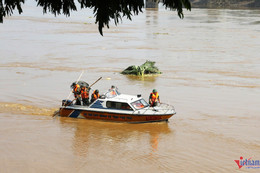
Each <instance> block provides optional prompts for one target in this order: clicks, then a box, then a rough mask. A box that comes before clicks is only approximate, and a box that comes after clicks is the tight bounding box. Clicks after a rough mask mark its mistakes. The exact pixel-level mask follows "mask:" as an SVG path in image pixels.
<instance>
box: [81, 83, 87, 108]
mask: <svg viewBox="0 0 260 173" xmlns="http://www.w3.org/2000/svg"><path fill="white" fill-rule="evenodd" d="M81 98H82V103H83V106H89V91H88V90H87V88H86V87H84V86H83V87H82V89H81Z"/></svg>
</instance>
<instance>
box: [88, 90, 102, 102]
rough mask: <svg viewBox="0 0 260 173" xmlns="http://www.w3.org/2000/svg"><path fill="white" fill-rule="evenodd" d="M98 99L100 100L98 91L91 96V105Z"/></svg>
mask: <svg viewBox="0 0 260 173" xmlns="http://www.w3.org/2000/svg"><path fill="white" fill-rule="evenodd" d="M98 98H100V95H99V91H98V90H95V91H94V92H93V93H92V95H91V101H90V102H91V103H93V102H94V101H95V100H97V99H98Z"/></svg>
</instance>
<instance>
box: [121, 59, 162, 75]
mask: <svg viewBox="0 0 260 173" xmlns="http://www.w3.org/2000/svg"><path fill="white" fill-rule="evenodd" d="M154 64H155V62H154V61H146V62H145V63H144V64H142V65H140V66H136V65H132V66H129V67H127V68H126V69H125V70H124V71H122V72H121V74H124V75H137V76H144V75H147V74H161V73H162V72H160V71H159V69H158V68H157V67H156V66H154Z"/></svg>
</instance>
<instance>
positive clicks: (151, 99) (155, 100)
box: [149, 89, 161, 107]
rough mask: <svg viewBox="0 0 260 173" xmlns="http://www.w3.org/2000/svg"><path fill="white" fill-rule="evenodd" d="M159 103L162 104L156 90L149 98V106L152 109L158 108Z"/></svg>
mask: <svg viewBox="0 0 260 173" xmlns="http://www.w3.org/2000/svg"><path fill="white" fill-rule="evenodd" d="M158 102H159V103H161V101H160V98H159V94H158V92H157V90H156V89H153V91H152V93H151V94H150V97H149V104H150V106H151V107H154V106H157V104H158Z"/></svg>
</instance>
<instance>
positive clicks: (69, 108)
mask: <svg viewBox="0 0 260 173" xmlns="http://www.w3.org/2000/svg"><path fill="white" fill-rule="evenodd" d="M112 93H113V94H112ZM59 114H60V116H61V117H72V118H85V119H97V120H105V121H118V122H130V123H145V122H158V121H168V119H169V118H170V117H172V116H173V115H174V114H176V112H175V109H174V107H173V106H171V105H168V104H164V103H162V104H159V106H156V107H150V105H149V104H148V103H147V102H146V101H145V100H144V99H143V98H142V97H141V95H137V96H133V95H126V94H121V93H119V92H118V90H115V92H110V91H108V92H107V93H105V94H104V95H102V96H101V98H98V99H97V100H95V101H94V102H93V103H92V104H90V105H89V106H82V105H75V104H73V103H72V102H71V101H70V100H63V102H62V106H61V108H60V111H59Z"/></svg>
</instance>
